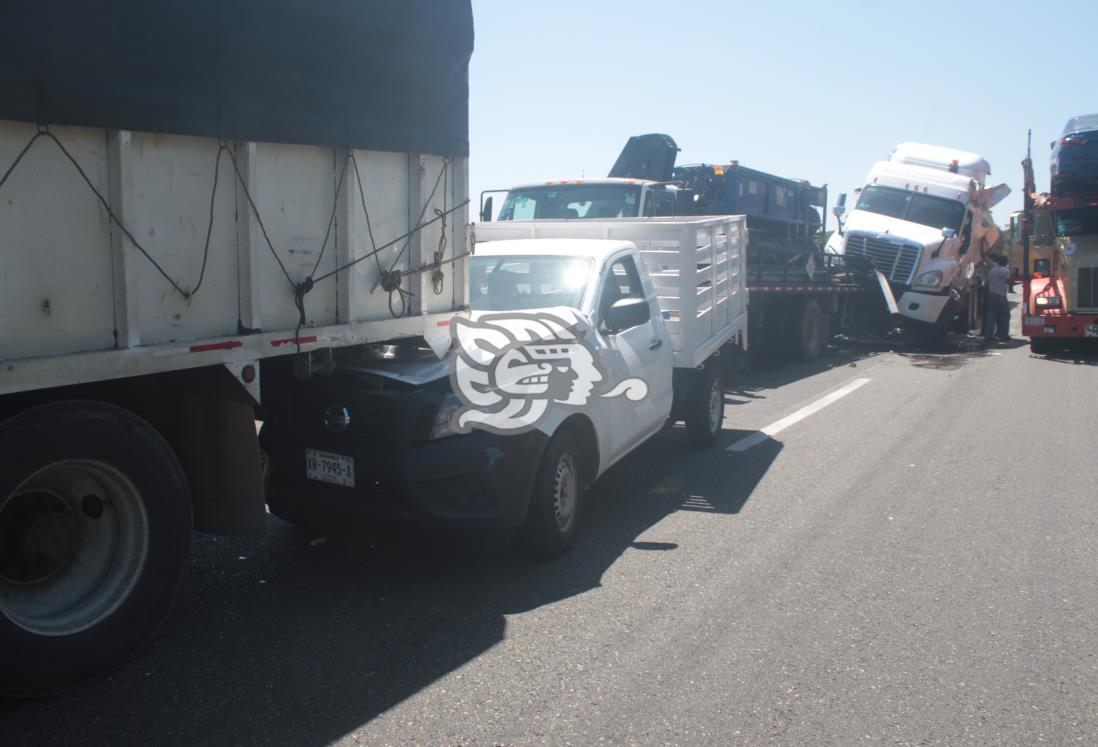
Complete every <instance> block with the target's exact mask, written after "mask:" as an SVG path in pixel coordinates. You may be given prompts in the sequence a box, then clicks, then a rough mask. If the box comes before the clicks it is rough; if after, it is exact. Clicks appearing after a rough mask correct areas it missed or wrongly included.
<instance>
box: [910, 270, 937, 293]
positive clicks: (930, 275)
mask: <svg viewBox="0 0 1098 747" xmlns="http://www.w3.org/2000/svg"><path fill="white" fill-rule="evenodd" d="M942 278H943V276H942V271H941V270H931V271H930V272H924V273H923V274H922V275H919V277H917V278H915V282H913V283H912V284H911V287H912V288H923V289H925V290H938V289H939V288H941V287H942Z"/></svg>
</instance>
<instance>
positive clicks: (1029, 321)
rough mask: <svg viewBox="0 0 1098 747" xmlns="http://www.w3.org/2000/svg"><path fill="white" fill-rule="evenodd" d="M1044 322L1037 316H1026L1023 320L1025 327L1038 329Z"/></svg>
mask: <svg viewBox="0 0 1098 747" xmlns="http://www.w3.org/2000/svg"><path fill="white" fill-rule="evenodd" d="M1044 321H1045V320H1044V319H1042V318H1041V317H1039V316H1027V317H1026V318H1025V325H1026V326H1027V327H1040V326H1041V325H1042V324H1043V323H1044Z"/></svg>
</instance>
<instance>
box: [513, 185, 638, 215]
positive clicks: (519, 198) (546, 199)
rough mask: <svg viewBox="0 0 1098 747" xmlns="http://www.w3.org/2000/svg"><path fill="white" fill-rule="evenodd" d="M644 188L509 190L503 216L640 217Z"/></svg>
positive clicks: (575, 187) (585, 187)
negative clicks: (638, 209) (642, 189)
mask: <svg viewBox="0 0 1098 747" xmlns="http://www.w3.org/2000/svg"><path fill="white" fill-rule="evenodd" d="M640 192H641V188H640V186H639V185H635V184H560V185H546V186H544V187H524V188H522V189H513V190H511V191H510V192H508V193H507V199H506V200H504V202H503V207H502V208H501V209H500V211H499V220H544V219H546V218H636V217H637V206H638V205H639V204H640Z"/></svg>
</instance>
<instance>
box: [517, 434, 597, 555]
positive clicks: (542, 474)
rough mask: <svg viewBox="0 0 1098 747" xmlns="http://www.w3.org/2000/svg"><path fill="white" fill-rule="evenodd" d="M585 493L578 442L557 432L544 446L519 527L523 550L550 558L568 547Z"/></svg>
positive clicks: (572, 437) (570, 436) (574, 535)
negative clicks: (532, 490) (520, 527)
mask: <svg viewBox="0 0 1098 747" xmlns="http://www.w3.org/2000/svg"><path fill="white" fill-rule="evenodd" d="M585 492H586V491H585V480H584V471H583V462H582V460H581V459H580V455H579V445H578V444H577V442H576V439H575V437H574V436H572V434H571V433H569V432H568V431H566V430H565V431H560V432H558V433H557V434H556V435H555V436H553V439H552V440H551V441H550V442H549V445H548V446H547V447H546V448H545V454H543V455H542V458H541V465H540V466H539V467H538V475H537V479H536V480H535V482H534V492H533V495H531V496H530V509H529V512H528V513H527V515H526V524H525V525H524V526H523V528H522V538H523V540H524V541H525V547H526V549H527V550H529V551H531V552H532V553H534V554H535V555H540V556H543V557H552V556H554V555H560V554H561V553H563V552H564V551H566V550H567V549H568V548H569V547H571V546H572V543H573V542H574V541H575V538H576V529H577V527H578V526H579V519H580V513H581V512H582V510H583V499H584V494H585Z"/></svg>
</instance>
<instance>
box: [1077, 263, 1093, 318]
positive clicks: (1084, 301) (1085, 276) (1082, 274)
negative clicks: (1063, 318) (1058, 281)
mask: <svg viewBox="0 0 1098 747" xmlns="http://www.w3.org/2000/svg"><path fill="white" fill-rule="evenodd" d="M1077 295H1078V298H1077V299H1076V303H1075V306H1076V308H1077V309H1080V310H1082V309H1088V310H1089V309H1095V308H1098V267H1080V268H1079V291H1078V294H1077Z"/></svg>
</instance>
